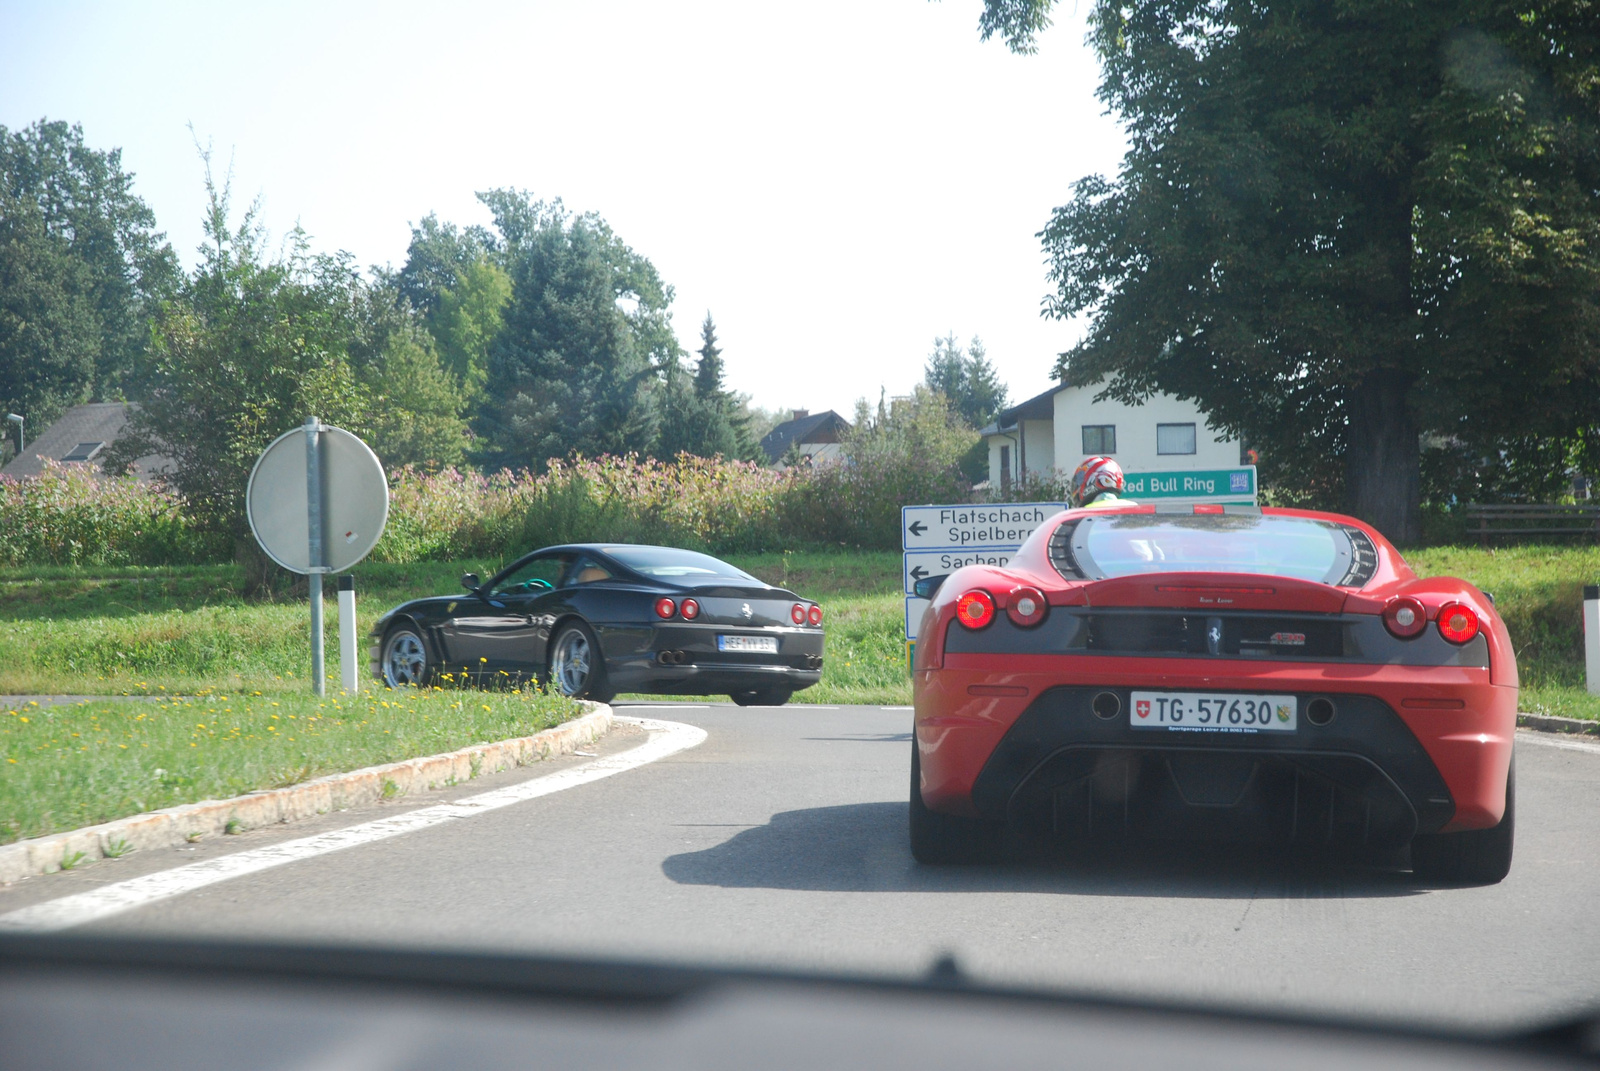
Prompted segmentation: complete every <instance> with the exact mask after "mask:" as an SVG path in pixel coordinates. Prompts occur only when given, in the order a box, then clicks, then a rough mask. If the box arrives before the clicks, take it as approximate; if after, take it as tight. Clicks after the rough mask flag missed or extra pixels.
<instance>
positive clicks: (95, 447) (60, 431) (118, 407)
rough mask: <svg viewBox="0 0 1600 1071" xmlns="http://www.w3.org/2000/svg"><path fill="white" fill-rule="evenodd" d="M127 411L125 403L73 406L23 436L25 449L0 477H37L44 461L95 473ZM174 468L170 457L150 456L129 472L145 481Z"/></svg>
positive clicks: (42, 469)
mask: <svg viewBox="0 0 1600 1071" xmlns="http://www.w3.org/2000/svg"><path fill="white" fill-rule="evenodd" d="M131 408H132V407H131V405H130V404H129V403H127V402H92V403H90V404H88V405H75V406H73V407H72V408H71V409H68V410H67V411H66V412H65V413H63V414H62V415H61V418H60V419H59V420H57V421H56V422H55V423H54V424H51V425H50V426H49V427H48V428H45V429H44V430H43V431H41V432H38V433H37V434H35V435H31V436H27V448H26V449H25V450H23V451H22V453H20V454H18V455H17V456H16V457H14V458H12V459H11V461H10V462H9V463H8V464H7V465H6V466H5V468H3V469H0V476H11V477H14V478H18V479H22V478H26V477H29V476H37V475H39V474H40V473H41V472H43V471H44V463H45V462H46V461H59V462H62V463H63V464H69V465H70V464H82V465H88V466H90V467H91V468H92V469H94V471H95V472H97V473H98V472H99V471H100V462H99V458H100V456H101V454H103V453H104V452H105V449H106V447H108V446H110V445H111V444H112V443H114V442H116V441H117V436H119V435H121V434H122V430H123V428H124V427H126V426H127V423H128V412H129V410H130V409H131ZM174 467H175V466H174V465H173V462H172V460H171V459H170V458H164V457H159V456H156V455H151V456H150V457H141V458H140V459H139V460H138V461H136V462H134V466H133V472H134V474H135V475H137V476H138V477H139V479H141V480H144V481H147V482H148V481H149V480H151V479H152V478H154V477H156V476H158V475H161V474H162V473H164V472H170V471H172V469H173V468H174Z"/></svg>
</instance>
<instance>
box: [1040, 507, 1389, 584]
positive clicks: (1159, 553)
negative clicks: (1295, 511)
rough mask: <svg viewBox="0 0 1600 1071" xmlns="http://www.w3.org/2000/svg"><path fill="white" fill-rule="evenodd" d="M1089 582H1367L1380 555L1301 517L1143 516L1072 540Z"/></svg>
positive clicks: (1354, 535)
mask: <svg viewBox="0 0 1600 1071" xmlns="http://www.w3.org/2000/svg"><path fill="white" fill-rule="evenodd" d="M1071 548H1072V551H1073V557H1074V558H1075V559H1076V564H1077V566H1078V568H1079V570H1080V571H1081V572H1082V573H1083V574H1084V575H1085V576H1089V577H1096V578H1099V577H1113V576H1129V575H1132V574H1135V573H1178V572H1220V573H1259V574H1262V575H1264V576H1283V577H1293V578H1294V579H1297V580H1316V581H1321V582H1323V583H1326V584H1341V585H1355V586H1359V585H1360V584H1363V583H1365V582H1366V581H1367V580H1368V579H1369V578H1370V577H1371V576H1372V572H1373V569H1374V568H1375V566H1376V550H1375V548H1374V547H1373V546H1372V542H1371V540H1369V539H1368V538H1367V536H1366V534H1365V533H1364V532H1359V531H1356V530H1354V529H1351V528H1347V527H1345V526H1343V525H1339V524H1334V523H1332V522H1328V521H1317V520H1311V519H1309V518H1302V517H1266V516H1259V515H1254V516H1252V515H1247V514H1226V515H1220V514H1199V515H1194V514H1172V515H1170V516H1163V515H1161V514H1156V515H1154V516H1152V515H1150V514H1148V513H1146V514H1134V515H1131V516H1129V515H1122V516H1115V517H1093V518H1087V519H1085V520H1083V521H1080V522H1079V523H1078V525H1077V528H1076V530H1075V531H1074V532H1073V533H1072V536H1071Z"/></svg>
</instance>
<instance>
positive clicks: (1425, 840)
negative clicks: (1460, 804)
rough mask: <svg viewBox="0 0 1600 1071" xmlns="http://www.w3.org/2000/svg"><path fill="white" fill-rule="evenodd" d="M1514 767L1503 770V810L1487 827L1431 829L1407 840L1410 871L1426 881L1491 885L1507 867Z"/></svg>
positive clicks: (1513, 811) (1512, 830)
mask: <svg viewBox="0 0 1600 1071" xmlns="http://www.w3.org/2000/svg"><path fill="white" fill-rule="evenodd" d="M1516 790H1517V767H1516V760H1515V758H1513V759H1512V766H1511V769H1510V771H1509V772H1508V773H1507V774H1506V813H1505V815H1504V816H1503V817H1502V818H1501V819H1500V824H1499V825H1497V826H1494V827H1493V828H1491V829H1468V830H1463V831H1462V832H1460V833H1433V834H1423V835H1421V836H1417V837H1413V838H1412V840H1411V872H1412V873H1413V874H1415V875H1416V876H1417V878H1418V879H1419V880H1421V881H1425V882H1427V883H1428V884H1430V885H1494V884H1495V883H1497V882H1499V881H1501V880H1503V879H1504V878H1505V876H1506V874H1508V873H1510V871H1511V848H1512V841H1513V840H1514V839H1515V833H1516V818H1517V807H1516V802H1517V801H1516Z"/></svg>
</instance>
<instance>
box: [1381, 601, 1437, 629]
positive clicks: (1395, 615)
mask: <svg viewBox="0 0 1600 1071" xmlns="http://www.w3.org/2000/svg"><path fill="white" fill-rule="evenodd" d="M1383 624H1384V627H1385V628H1387V629H1388V630H1389V631H1390V632H1391V633H1393V634H1394V635H1396V636H1398V637H1400V638H1401V639H1402V640H1409V639H1412V638H1414V637H1416V636H1420V635H1422V630H1423V629H1425V628H1427V627H1428V612H1427V611H1426V610H1424V609H1423V608H1422V604H1421V603H1420V602H1418V601H1417V600H1416V599H1413V598H1409V597H1407V596H1404V595H1402V596H1401V597H1400V598H1398V599H1390V600H1389V603H1388V605H1386V606H1385V607H1384V608H1383Z"/></svg>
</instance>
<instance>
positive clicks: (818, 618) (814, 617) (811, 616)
mask: <svg viewBox="0 0 1600 1071" xmlns="http://www.w3.org/2000/svg"><path fill="white" fill-rule="evenodd" d="M806 620H807V621H809V622H811V623H812V624H813V625H820V624H822V607H820V606H817V605H815V604H813V605H812V607H811V609H809V610H807V611H806Z"/></svg>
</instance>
